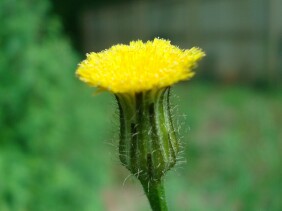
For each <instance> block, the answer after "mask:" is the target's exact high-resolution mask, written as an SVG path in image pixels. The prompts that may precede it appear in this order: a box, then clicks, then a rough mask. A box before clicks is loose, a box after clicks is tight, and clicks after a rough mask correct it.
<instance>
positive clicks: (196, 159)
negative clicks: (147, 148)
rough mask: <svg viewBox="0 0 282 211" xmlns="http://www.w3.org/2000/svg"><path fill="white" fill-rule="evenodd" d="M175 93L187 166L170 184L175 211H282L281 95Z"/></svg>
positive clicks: (208, 88)
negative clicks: (184, 116)
mask: <svg viewBox="0 0 282 211" xmlns="http://www.w3.org/2000/svg"><path fill="white" fill-rule="evenodd" d="M187 90H188V91H187ZM176 93H177V95H180V97H179V98H180V100H179V102H177V104H179V111H180V113H184V114H186V115H187V117H186V120H185V121H184V122H185V124H184V125H182V128H184V133H183V134H184V137H185V138H183V142H184V144H185V145H186V146H185V150H184V152H185V153H184V155H183V156H184V157H185V158H186V159H187V163H185V164H183V165H180V166H181V167H183V169H182V170H181V169H179V172H178V176H177V179H175V174H176V173H175V172H170V175H169V177H168V178H167V181H166V183H167V191H166V192H167V199H169V200H171V201H168V204H169V205H172V207H173V209H172V210H180V211H185V210H210V211H213V210H214V211H220V210H222V211H224V210H234V211H235V210H254V211H255V210H271V211H278V210H281V209H282V202H281V199H280V198H281V197H280V196H281V195H282V183H281V178H282V172H281V167H282V166H281V163H282V159H281V156H280V153H281V149H282V142H281V140H282V132H281V124H282V110H281V107H282V94H281V93H282V92H281V90H272V91H267V92H258V91H257V90H253V89H251V88H248V87H230V86H229V87H228V86H226V87H225V86H221V85H207V84H193V85H191V86H190V87H187V86H178V87H177V88H176ZM188 128H190V130H188V131H187V129H188Z"/></svg>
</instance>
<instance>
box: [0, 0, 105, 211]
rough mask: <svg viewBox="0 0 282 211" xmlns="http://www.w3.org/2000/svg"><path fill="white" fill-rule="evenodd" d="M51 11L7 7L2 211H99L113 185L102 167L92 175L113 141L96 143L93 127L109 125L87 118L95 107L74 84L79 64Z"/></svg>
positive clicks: (0, 83)
mask: <svg viewBox="0 0 282 211" xmlns="http://www.w3.org/2000/svg"><path fill="white" fill-rule="evenodd" d="M48 9H49V4H48V1H46V0H24V1H21V0H1V1H0V23H1V27H0V46H1V47H0V210H3V211H9V210H15V211H18V210H31V211H32V210H36V211H41V210H56V211H57V210H92V209H90V207H92V208H93V207H94V206H99V204H97V202H98V201H101V200H100V199H99V198H98V193H97V191H98V190H99V186H100V185H101V183H102V182H103V179H104V180H105V178H107V177H105V176H104V174H103V173H106V172H103V171H102V166H99V167H96V168H91V167H93V166H95V164H97V163H99V162H101V160H100V159H101V157H100V159H96V155H95V154H94V151H93V150H92V149H94V148H95V149H96V150H97V149H98V150H99V149H101V146H102V145H101V144H100V145H99V144H98V143H96V140H97V141H100V140H101V139H103V137H105V136H106V135H105V133H103V132H100V133H99V134H95V135H97V137H96V139H94V140H93V138H92V139H91V138H90V137H92V136H94V134H93V130H92V128H89V126H88V127H87V125H88V124H89V123H90V122H92V123H91V126H94V127H95V125H96V128H97V129H99V127H103V121H100V122H99V124H98V123H95V118H94V116H93V117H91V115H89V113H88V112H89V111H90V110H91V109H94V110H95V106H93V104H91V102H90V103H88V104H87V103H86V102H85V100H86V99H87V100H88V101H90V98H91V95H90V94H89V93H87V94H86V93H85V91H83V90H82V88H81V87H79V85H78V82H76V80H75V76H74V71H75V69H76V65H77V62H78V58H77V56H76V55H75V53H74V52H73V50H72V49H71V48H70V45H69V43H68V41H67V40H66V39H65V38H64V37H63V36H62V35H61V29H60V23H59V21H58V19H56V18H54V17H51V16H50V14H48ZM86 96H87V97H86ZM100 102H103V99H101V100H100ZM81 110H82V111H81ZM93 114H94V115H95V112H93ZM78 122H79V123H78ZM102 158H103V156H102ZM99 172H100V173H99ZM101 172H103V173H101ZM101 174H103V176H101ZM98 209H99V208H98Z"/></svg>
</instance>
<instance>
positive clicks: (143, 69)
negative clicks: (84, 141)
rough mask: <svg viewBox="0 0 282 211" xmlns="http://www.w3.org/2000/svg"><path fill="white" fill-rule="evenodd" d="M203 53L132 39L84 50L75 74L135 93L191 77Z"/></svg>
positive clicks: (92, 82)
mask: <svg viewBox="0 0 282 211" xmlns="http://www.w3.org/2000/svg"><path fill="white" fill-rule="evenodd" d="M203 56H205V54H204V52H203V51H202V50H201V49H199V48H195V47H194V48H191V49H189V50H181V49H179V48H178V47H176V46H173V45H171V44H170V41H167V40H163V39H157V38H156V39H154V40H153V41H148V42H146V43H143V42H142V41H133V42H130V44H129V45H115V46H112V47H111V48H110V49H108V50H105V51H102V52H100V53H90V54H87V59H86V60H84V61H82V62H81V63H80V64H79V67H78V69H77V71H76V74H77V76H78V77H79V79H80V80H82V81H84V82H85V83H87V84H89V85H90V86H94V87H97V88H99V89H101V90H108V91H110V92H113V93H137V92H143V91H148V90H151V89H154V88H162V87H168V86H170V85H172V84H174V83H176V82H178V81H182V80H187V79H189V78H191V77H192V76H193V75H194V72H193V71H192V69H193V68H194V67H195V66H196V64H197V61H199V60H200V59H201V58H202V57H203Z"/></svg>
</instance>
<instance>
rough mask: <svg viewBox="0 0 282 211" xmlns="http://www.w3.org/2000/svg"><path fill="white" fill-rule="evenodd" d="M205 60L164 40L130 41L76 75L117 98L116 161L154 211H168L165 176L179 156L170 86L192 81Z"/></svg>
mask: <svg viewBox="0 0 282 211" xmlns="http://www.w3.org/2000/svg"><path fill="white" fill-rule="evenodd" d="M203 56H205V54H204V52H203V51H202V50H201V49H199V48H191V49H189V50H181V49H179V48H178V47H176V46H173V45H171V44H170V41H167V40H163V39H154V40H153V41H148V42H146V43H143V42H142V41H133V42H130V44H129V45H115V46H113V47H111V48H110V49H108V50H105V51H102V52H100V53H90V54H87V59H86V60H84V61H83V62H81V63H80V64H79V67H78V69H77V71H76V74H77V76H78V77H79V79H80V80H82V81H83V82H85V83H87V84H88V85H90V86H93V87H97V88H98V90H107V91H110V92H112V93H114V95H115V96H116V99H117V102H118V107H119V111H120V142H119V154H120V160H121V162H122V164H123V165H124V166H125V167H126V168H127V169H128V170H129V171H130V172H131V173H132V174H133V175H135V176H136V177H137V178H138V179H139V180H140V182H141V184H142V185H143V187H144V190H145V193H146V194H147V196H148V199H149V201H150V204H151V207H152V209H153V210H167V208H166V204H165V203H164V200H165V199H164V188H163V183H162V181H163V176H164V175H165V173H166V172H167V171H168V170H169V169H171V168H172V167H173V166H174V165H175V163H176V157H177V154H178V152H179V140H178V139H177V134H176V131H175V129H174V125H173V121H172V117H171V112H170V102H169V96H170V94H169V90H170V86H171V85H173V84H175V83H177V82H179V81H182V80H188V79H190V78H191V77H192V76H193V75H194V72H193V69H194V68H195V67H196V66H197V62H198V61H199V60H200V59H202V57H203Z"/></svg>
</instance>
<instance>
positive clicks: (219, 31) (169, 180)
mask: <svg viewBox="0 0 282 211" xmlns="http://www.w3.org/2000/svg"><path fill="white" fill-rule="evenodd" d="M281 9H282V3H281V1H279V0H270V1H264V0H244V1H242V0H240V1H222V0H213V1H204V0H203V1H195V0H190V1H184V0H174V1H169V0H166V1H133V0H131V1H129V0H123V1H117V0H116V1H114V0H111V1H110V0H108V1H98V0H96V1H95V0H81V1H75V0H71V1H70V0H69V1H67V0H52V1H48V0H0V211H45V210H46V211H47V210H48V211H50V210H54V211H70V210H73V211H76V210H77V211H78V210H79V211H80V210H82V211H96V210H97V211H99V210H105V211H114V210H115V211H118V210H122V211H135V210H136V211H143V210H144V211H145V210H150V209H149V205H148V202H147V201H146V198H145V196H144V194H143V192H142V188H141V187H140V185H139V183H138V181H136V180H134V178H132V177H130V178H129V179H126V178H127V176H128V175H129V172H127V171H126V170H125V169H124V168H123V167H122V166H121V165H120V163H119V161H118V155H117V143H118V111H117V105H116V103H115V100H114V97H113V96H112V95H111V94H109V93H102V94H99V95H97V96H93V93H94V89H92V88H89V87H87V86H86V85H84V84H82V83H81V82H79V81H78V80H77V79H76V78H75V75H74V73H75V69H76V67H77V64H78V62H79V61H81V60H82V59H83V58H84V55H85V53H86V52H89V51H100V50H103V49H105V48H108V47H110V46H111V45H113V44H116V43H120V42H122V43H128V42H129V41H130V40H134V39H143V40H148V39H152V38H154V37H161V38H167V39H170V40H171V41H172V43H173V44H176V45H179V46H180V47H181V48H189V47H192V46H194V45H196V46H200V47H201V48H203V49H204V50H205V51H206V53H207V57H206V58H205V59H204V60H203V62H201V64H200V66H199V68H198V70H197V75H196V77H195V78H194V79H193V80H192V81H189V82H184V83H180V84H178V85H176V86H174V88H173V103H174V105H175V111H174V113H175V118H176V120H177V122H178V127H179V130H180V136H181V140H182V142H183V146H184V147H183V151H182V153H181V155H180V157H181V162H179V163H178V165H177V166H176V168H175V169H174V171H173V170H172V171H171V172H170V173H169V174H168V175H167V177H166V190H167V191H166V192H167V199H168V204H169V208H170V210H179V211H182V210H183V211H186V210H191V211H194V210H195V211H198V210H199V211H201V210H205V211H206V210H211V211H213V210H214V211H219V210H222V211H225V210H234V211H235V210H254V211H257V210H268V211H276V210H277V211H278V210H282V200H281V196H282V170H281V169H282V162H281V161H282V158H281V154H280V153H281V151H282V142H281V141H282V128H281V125H282V87H281V79H282V70H281V69H282V59H281V57H282V24H281V14H280V13H279V11H281Z"/></svg>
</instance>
